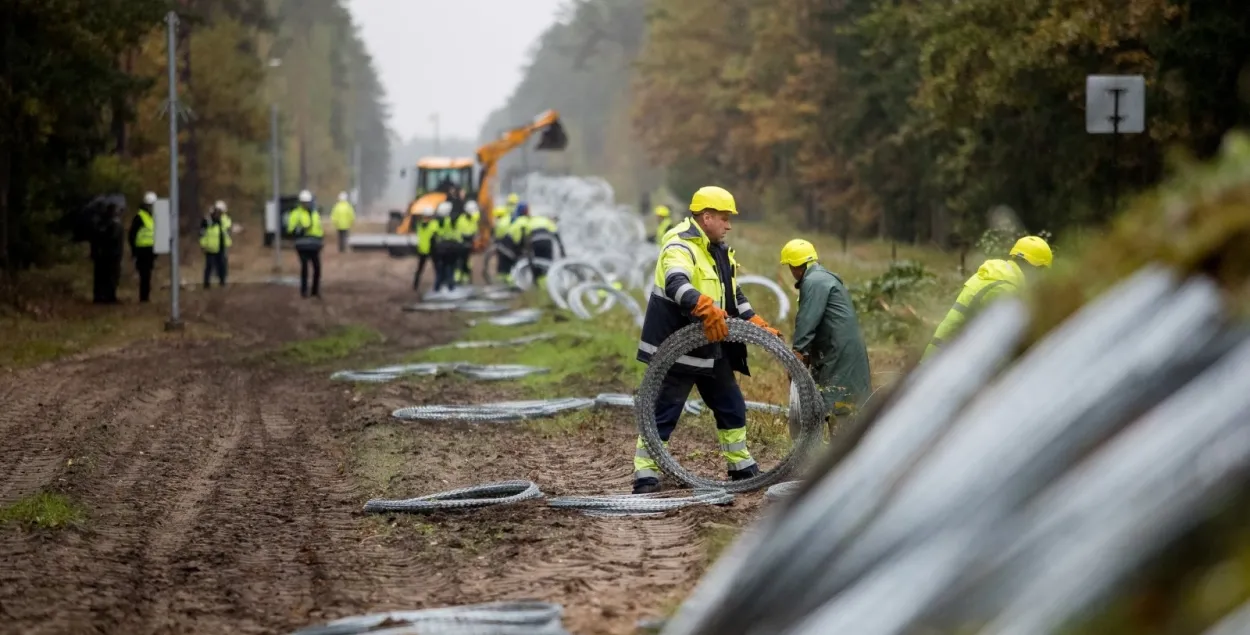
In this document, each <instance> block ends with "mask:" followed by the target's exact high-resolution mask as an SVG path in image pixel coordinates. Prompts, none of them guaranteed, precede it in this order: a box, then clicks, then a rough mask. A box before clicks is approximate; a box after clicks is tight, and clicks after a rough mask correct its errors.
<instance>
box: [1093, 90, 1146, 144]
mask: <svg viewBox="0 0 1250 635" xmlns="http://www.w3.org/2000/svg"><path fill="white" fill-rule="evenodd" d="M1117 122H1118V125H1117ZM1085 130H1086V132H1089V133H1090V134H1117V133H1118V134H1137V133H1141V132H1144V131H1145V130H1146V79H1145V78H1144V77H1142V76H1141V75H1090V76H1088V77H1086V78H1085Z"/></svg>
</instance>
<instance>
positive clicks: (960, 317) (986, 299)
mask: <svg viewBox="0 0 1250 635" xmlns="http://www.w3.org/2000/svg"><path fill="white" fill-rule="evenodd" d="M1023 287H1024V272H1023V271H1021V270H1020V265H1017V264H1016V263H1014V262H1011V261H1009V260H986V261H985V262H983V263H981V266H980V267H979V268H977V272H976V273H975V274H973V275H972V277H971V278H968V281H967V282H965V283H964V287H963V290H961V291H960V292H959V297H958V298H956V299H955V304H954V305H952V306H951V308H950V310H949V311H947V312H946V317H945V318H943V319H942V323H941V324H938V327H937V330H936V331H935V332H934V333H933V339H932V340H930V341H929V345H928V346H927V347H925V351H924V356H923V357H928V356H930V355H932V354H933V353H935V352H937V351H938V349H940V348H942V347H943V346H945V345H946V344H948V343H950V341H951V340H952V339H954V338H955V336H956V335H957V334H958V333H959V331H960V330H961V329H963V326H964V323H965V322H967V321H968V318H969V317H971V316H973V315H975V314H976V313H977V311H980V310H981V309H983V308H984V307H985V306H986V305H988V304H989V303H990V302H992V301H994V300H995V299H997V298H999V297H1002V296H1004V295H1010V294H1013V293H1015V292H1016V291H1018V290H1019V289H1021V288H1023ZM923 357H922V359H923Z"/></svg>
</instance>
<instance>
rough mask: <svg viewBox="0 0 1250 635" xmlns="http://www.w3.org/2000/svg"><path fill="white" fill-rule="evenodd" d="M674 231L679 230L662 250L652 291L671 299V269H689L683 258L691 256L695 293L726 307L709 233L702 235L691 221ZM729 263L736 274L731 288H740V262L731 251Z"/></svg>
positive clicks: (733, 276)
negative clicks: (667, 287)
mask: <svg viewBox="0 0 1250 635" xmlns="http://www.w3.org/2000/svg"><path fill="white" fill-rule="evenodd" d="M674 229H675V230H679V231H675V232H674V233H673V234H672V235H671V236H670V237H669V239H668V240H666V241H664V246H663V247H661V248H660V259H659V261H657V262H656V263H655V278H654V283H655V287H654V288H653V289H652V290H651V292H652V293H653V294H655V295H657V296H659V297H661V298H663V299H665V300H669V298H668V296H667V295H665V294H664V283H665V278H666V277H667V276H668V272H669V269H670V268H673V267H677V268H680V269H685V268H686V267H687V266H689V261H688V260H687V259H686V258H684V257H683V256H686V255H688V256H690V257H692V258H693V259H694V271H687V272H686V273H687V274H688V275H689V276H690V283H691V284H693V285H694V288H695V290H696V291H698V292H699V293H701V294H703V295H706V296H708V297H710V298H712V300H714V301H715V302H716V306H718V307H720V308H722V309H723V308H725V301H726V300H725V285H724V284H723V283H722V282H721V279H720V276H719V275H718V274H717V273H716V260H715V259H713V258H712V254H710V253H708V250H707V245H708V238H707V234H704V233H703V228H702V227H699V226H698V224H696V223H694V222H693V221H689V220H687V221H683V222H682V224H681V225H679V226H678V227H675V228H674ZM677 250H681V251H677ZM729 264H730V266H731V267H732V268H733V272H732V273H730V276H731V280H730V288H732V289H737V288H738V261H737V260H736V259H735V258H734V251H733V249H730V250H729ZM732 299H733V300H734V301H736V300H737V299H736V298H732ZM669 301H670V302H671V300H669Z"/></svg>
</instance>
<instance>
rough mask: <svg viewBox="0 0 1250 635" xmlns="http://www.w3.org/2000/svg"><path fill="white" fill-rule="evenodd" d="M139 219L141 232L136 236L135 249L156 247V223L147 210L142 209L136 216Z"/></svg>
mask: <svg viewBox="0 0 1250 635" xmlns="http://www.w3.org/2000/svg"><path fill="white" fill-rule="evenodd" d="M136 216H137V217H138V219H139V232H138V233H137V234H135V247H138V248H143V247H152V246H154V245H156V221H154V220H152V215H151V214H149V213H148V211H147V210H144V209H141V210H139V212H138V213H137V214H136Z"/></svg>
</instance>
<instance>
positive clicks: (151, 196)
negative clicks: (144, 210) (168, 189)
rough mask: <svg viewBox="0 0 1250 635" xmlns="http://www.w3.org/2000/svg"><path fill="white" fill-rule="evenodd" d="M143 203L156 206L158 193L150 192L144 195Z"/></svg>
mask: <svg viewBox="0 0 1250 635" xmlns="http://www.w3.org/2000/svg"><path fill="white" fill-rule="evenodd" d="M143 202H144V203H145V204H147V205H156V192H148V193H147V194H144V195H143Z"/></svg>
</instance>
